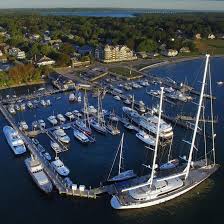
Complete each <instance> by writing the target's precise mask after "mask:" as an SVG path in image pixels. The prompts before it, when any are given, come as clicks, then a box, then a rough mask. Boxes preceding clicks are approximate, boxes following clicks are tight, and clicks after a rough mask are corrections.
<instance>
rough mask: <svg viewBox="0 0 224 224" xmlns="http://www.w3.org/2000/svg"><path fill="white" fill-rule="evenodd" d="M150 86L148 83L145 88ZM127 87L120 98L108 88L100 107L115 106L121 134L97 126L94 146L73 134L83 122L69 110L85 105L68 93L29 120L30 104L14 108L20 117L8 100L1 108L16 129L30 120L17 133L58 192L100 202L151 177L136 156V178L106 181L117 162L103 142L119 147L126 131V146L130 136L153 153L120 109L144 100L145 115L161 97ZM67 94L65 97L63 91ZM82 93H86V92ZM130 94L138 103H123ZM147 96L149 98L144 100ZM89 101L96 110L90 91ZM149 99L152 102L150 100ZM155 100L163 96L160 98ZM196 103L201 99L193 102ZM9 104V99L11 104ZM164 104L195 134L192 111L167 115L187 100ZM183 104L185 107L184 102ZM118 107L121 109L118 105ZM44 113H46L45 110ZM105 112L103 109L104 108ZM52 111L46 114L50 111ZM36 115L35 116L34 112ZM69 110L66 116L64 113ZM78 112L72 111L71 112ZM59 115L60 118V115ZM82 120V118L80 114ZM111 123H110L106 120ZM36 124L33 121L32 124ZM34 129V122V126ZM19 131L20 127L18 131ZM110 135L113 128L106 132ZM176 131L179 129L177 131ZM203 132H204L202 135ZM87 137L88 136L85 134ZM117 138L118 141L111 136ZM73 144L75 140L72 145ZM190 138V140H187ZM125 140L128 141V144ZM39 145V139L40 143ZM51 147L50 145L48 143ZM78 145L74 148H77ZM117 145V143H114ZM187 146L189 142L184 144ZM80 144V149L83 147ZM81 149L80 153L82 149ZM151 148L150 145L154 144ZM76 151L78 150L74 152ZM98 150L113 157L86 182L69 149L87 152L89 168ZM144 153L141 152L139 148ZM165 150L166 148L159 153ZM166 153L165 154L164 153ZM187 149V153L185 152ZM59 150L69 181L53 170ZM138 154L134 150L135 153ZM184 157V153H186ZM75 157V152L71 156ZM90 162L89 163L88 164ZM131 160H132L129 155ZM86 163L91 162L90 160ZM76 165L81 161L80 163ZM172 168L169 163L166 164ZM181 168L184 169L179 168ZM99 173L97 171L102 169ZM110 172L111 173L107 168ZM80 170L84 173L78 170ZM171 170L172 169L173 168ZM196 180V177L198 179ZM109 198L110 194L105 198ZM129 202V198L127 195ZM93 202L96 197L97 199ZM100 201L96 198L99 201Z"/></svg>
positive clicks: (184, 128)
mask: <svg viewBox="0 0 224 224" xmlns="http://www.w3.org/2000/svg"><path fill="white" fill-rule="evenodd" d="M147 88H149V87H147ZM152 88H153V85H152ZM128 91H132V92H130V94H126V92H125V94H120V95H119V94H117V93H116V95H119V97H120V99H121V100H116V99H113V95H112V92H111V93H110V91H108V92H107V93H108V94H106V96H105V99H103V108H102V111H103V110H107V111H108V112H109V113H111V114H112V113H113V109H114V108H116V110H115V113H114V114H115V115H114V117H116V119H118V124H116V123H115V126H117V127H118V129H119V130H120V135H119V134H118V136H117V137H116V135H108V134H107V135H105V136H104V135H102V136H101V135H100V134H98V133H97V132H96V131H95V130H94V129H93V130H92V133H93V134H92V135H90V136H88V138H89V139H90V138H91V139H92V141H91V142H92V144H83V142H82V141H80V140H79V139H78V138H77V139H76V138H75V137H74V131H75V130H80V131H81V129H79V127H78V126H77V125H76V121H77V120H79V118H78V116H75V115H74V117H73V118H71V117H70V115H69V114H67V113H68V111H74V110H77V111H78V112H79V113H81V114H83V113H82V109H83V104H78V103H76V102H75V103H74V104H73V103H72V104H71V103H70V102H69V100H68V95H67V94H66V93H60V94H61V95H60V97H61V99H60V100H56V97H59V96H58V93H56V95H55V94H53V95H51V97H50V98H49V99H50V100H51V107H49V108H48V107H37V108H33V109H32V113H33V114H34V116H33V117H32V118H28V119H24V115H23V114H29V113H31V109H28V107H27V108H26V110H25V111H24V112H22V111H17V110H16V115H14V114H13V113H10V111H8V110H7V109H6V108H7V106H6V105H7V104H8V103H7V102H6V101H3V102H4V105H1V107H0V110H1V112H2V114H4V117H5V118H6V119H7V121H8V122H9V125H11V126H12V127H13V128H17V129H18V122H20V121H26V123H27V125H28V127H29V129H28V130H23V131H21V130H19V129H18V131H19V133H20V134H21V135H22V136H23V138H24V139H25V141H24V142H25V145H26V146H27V149H28V150H29V151H30V152H31V154H33V155H35V156H37V158H38V160H39V161H41V164H42V165H43V168H44V171H45V172H46V173H47V176H48V177H49V178H50V180H51V182H52V184H53V185H54V188H56V189H57V192H58V193H59V194H60V195H65V196H66V195H67V196H68V198H69V197H70V198H80V197H81V198H82V197H84V198H93V199H97V200H96V201H98V200H99V199H98V198H100V197H103V198H104V197H105V196H104V195H105V194H108V195H110V196H114V195H120V194H122V192H123V190H124V189H129V188H133V187H135V186H138V185H142V184H144V183H145V182H146V181H147V180H148V179H149V177H150V174H149V173H150V169H149V167H148V165H147V164H148V163H147V162H143V160H144V159H143V157H144V156H142V157H141V156H139V155H138V156H137V158H138V159H136V160H138V161H139V162H137V163H135V165H134V166H133V168H134V169H133V170H134V171H136V170H137V169H136V167H141V170H144V172H143V173H142V172H139V171H138V172H136V173H137V177H134V178H131V179H128V180H124V181H122V182H120V183H118V182H117V183H113V182H110V183H106V179H107V178H106V176H107V174H108V173H109V168H110V164H111V161H112V160H113V153H112V151H111V150H110V149H109V147H108V146H106V148H104V147H105V143H104V142H106V144H107V141H110V142H111V141H116V145H118V140H120V137H121V134H122V133H124V132H125V135H127V140H125V142H127V144H128V140H129V141H130V139H133V140H132V141H131V142H132V144H133V145H135V146H136V149H138V151H139V150H141V148H142V149H143V150H145V151H146V150H147V151H152V150H150V149H146V148H145V146H146V145H145V144H143V142H141V141H139V140H138V139H137V138H136V137H135V135H136V134H137V133H139V131H141V128H139V126H138V125H136V124H133V123H131V122H130V120H126V119H125V118H124V114H123V111H122V107H124V106H127V107H130V108H132V107H133V108H134V110H135V109H136V110H137V107H138V106H139V105H141V104H142V103H141V102H140V101H141V100H142V101H143V102H144V104H145V108H146V111H145V113H149V112H151V111H152V109H153V106H154V108H157V107H156V106H157V104H158V100H156V99H154V97H152V98H150V97H149V96H148V95H147V93H146V88H145V87H143V88H136V89H135V88H134V89H133V90H128ZM138 91H139V92H141V94H144V98H143V97H142V95H141V96H140V97H139V96H138ZM64 94H65V95H64ZM83 95H84V94H83ZM129 95H134V105H133V101H132V100H131V99H130V102H131V103H130V104H129V105H125V104H123V100H126V99H127V98H131V97H130V96H129ZM146 97H147V98H146ZM88 98H89V99H88V101H89V105H94V107H95V108H96V109H97V98H96V99H95V100H94V99H92V98H91V97H90V94H89V93H88ZM35 99H36V98H33V99H32V100H31V102H32V103H33V102H34V100H35ZM65 99H66V102H67V104H66V105H68V106H67V108H65V109H66V110H61V111H60V110H58V109H57V110H55V112H54V114H55V115H56V116H55V117H56V120H57V122H58V123H57V124H55V125H54V126H52V125H51V124H50V123H49V122H48V120H47V118H48V117H49V116H50V115H52V112H51V113H49V112H50V111H52V110H54V109H53V108H56V107H57V105H60V103H61V102H62V101H63V102H64V101H65ZM149 99H150V100H149ZM157 99H159V98H158V97H157ZM151 100H152V101H154V102H156V103H154V104H152V103H151ZM195 101H197V100H195ZM108 102H111V105H109V104H108ZM10 104H11V102H10ZM164 104H165V109H164V113H163V114H162V118H163V119H164V120H165V121H166V122H167V123H169V124H172V126H173V127H175V129H176V128H177V126H179V127H178V130H182V131H183V132H185V131H186V132H189V133H191V131H192V130H194V126H192V127H191V128H190V127H187V122H191V123H194V121H195V119H196V118H195V117H194V116H193V115H192V114H191V113H189V115H187V114H188V113H187V112H186V113H184V114H186V115H181V114H182V113H179V114H173V113H169V111H168V110H167V107H171V108H172V105H178V107H179V108H181V107H182V105H185V104H189V102H186V103H185V102H184V103H176V102H172V103H169V102H166V101H165V100H164ZM180 105H181V106H180ZM118 108H119V109H118ZM39 111H41V112H42V111H44V112H43V115H41V116H40V115H39V116H38V113H41V112H39ZM45 111H46V112H45ZM102 111H101V112H102ZM47 112H48V113H47ZM138 113H139V114H140V115H141V116H144V114H145V113H143V114H141V111H138ZM35 114H37V115H35ZM58 114H61V115H62V116H63V117H64V118H65V119H66V120H63V121H60V119H59V117H58V116H57V115H58ZM66 114H67V115H68V116H66ZM72 114H74V113H72ZM60 117H61V116H60ZM91 117H92V118H94V119H98V117H97V115H94V114H92V115H90V118H91ZM108 117H109V116H105V122H106V124H107V123H108V121H109V119H108ZM40 119H42V120H43V121H44V122H45V125H46V127H44V128H40V127H39V126H38V125H37V128H35V130H32V125H31V124H32V122H34V121H36V120H37V121H38V120H40ZM81 119H83V117H82V118H81ZM199 121H200V122H204V121H206V122H207V123H208V124H209V123H211V122H212V121H211V118H210V117H206V118H205V119H201V120H199ZM214 122H217V120H216V119H215V120H214ZM108 124H109V123H108ZM124 124H127V125H128V124H129V125H132V127H133V130H134V132H132V131H129V130H127V129H126V128H125V127H124ZM33 126H34V125H33ZM35 127H36V126H35ZM17 129H16V130H17ZM59 129H62V130H64V132H65V133H66V135H68V136H69V137H70V139H71V142H70V143H65V144H64V143H61V142H60V141H59V140H58V139H56V138H55V135H54V134H53V133H54V131H55V130H59ZM81 133H83V134H84V135H85V133H84V132H83V131H81ZM108 133H109V132H108ZM174 133H175V132H174ZM202 134H203V133H202ZM27 136H29V137H34V138H35V139H38V141H39V143H40V145H43V146H42V147H43V148H44V151H43V152H40V151H41V150H39V149H38V148H37V147H36V145H35V144H34V142H33V141H31V140H30V138H29V137H27ZM85 136H86V135H85ZM81 139H84V138H81ZM113 139H114V140H113ZM51 141H52V142H55V143H57V144H58V146H59V148H58V150H53V149H52V148H51V147H50V143H51ZM74 142H75V143H74ZM186 142H187V140H186ZM100 144H103V145H104V146H102V148H99V149H98V147H99V145H100ZM125 144H126V143H125ZM37 145H38V143H37ZM47 145H49V147H48V146H47ZM73 145H74V146H73ZM114 145H115V144H114ZM186 145H187V143H186ZM80 147H81V148H80ZM126 147H127V146H126V145H124V156H125V158H126V157H127V161H126V159H125V160H124V162H125V163H127V164H128V165H127V171H129V170H131V169H132V166H130V158H128V157H129V156H128V154H130V152H128V154H126ZM79 148H80V149H81V150H82V151H83V152H81V150H80V149H79ZM150 148H151V147H150ZM167 148H169V144H168V145H167ZM76 150H78V151H77V152H74V151H76ZM93 150H94V151H95V153H101V155H102V153H106V150H108V153H110V155H111V158H110V159H106V161H105V163H103V165H102V163H101V166H103V167H104V170H105V174H103V175H102V174H101V175H100V177H99V178H97V179H96V180H94V178H95V177H96V176H95V177H92V178H90V180H91V181H85V180H84V177H85V172H84V173H83V171H82V170H80V169H77V168H78V167H76V165H75V167H76V168H75V169H74V167H73V166H72V165H71V164H72V163H71V162H68V156H67V155H72V154H71V153H75V155H76V157H77V154H78V153H79V154H81V155H82V156H83V153H85V154H86V156H87V155H88V157H89V159H87V157H86V156H85V159H87V161H89V164H90V166H92V165H91V164H95V163H93V162H92V161H91V156H90V155H93V153H94V151H93ZM97 150H100V151H97ZM115 150H116V146H115ZM46 152H47V153H49V154H50V156H51V158H52V159H51V160H47V159H46V157H44V156H43V154H44V153H46ZM140 152H141V151H140ZM161 153H162V152H161ZM163 153H164V155H165V154H166V155H167V153H168V149H164V151H163ZM163 153H162V154H163ZM183 153H184V152H183ZM57 154H58V156H59V157H60V159H61V161H62V162H63V163H64V165H65V166H67V168H68V169H69V170H70V174H69V177H68V178H69V179H66V180H65V178H64V177H62V176H61V175H59V174H58V173H57V172H56V171H55V169H52V167H51V165H49V164H50V163H51V162H52V161H53V160H54V157H55V156H56V157H57ZM137 154H139V153H137V152H136V155H137ZM182 155H184V154H182ZM73 158H75V156H74V157H73ZM80 158H81V157H79V156H78V157H77V159H80ZM77 159H75V161H76V162H75V163H77ZM90 161H91V162H90ZM131 161H132V163H133V161H135V160H133V159H131ZM162 162H165V160H164V159H163V160H162V161H161V163H160V165H162V164H163V163H162ZM87 163H88V162H87ZM106 163H107V166H106ZM77 165H78V163H77ZM168 167H169V166H168ZM179 168H180V167H179ZM98 171H99V170H98ZM107 171H108V172H107ZM79 172H81V173H80V174H79ZM165 172H166V174H167V171H165ZM171 174H172V172H171ZM113 176H114V177H115V176H116V172H115V173H113ZM194 178H195V179H194ZM196 179H197V174H194V176H192V180H196ZM106 197H107V196H106ZM124 200H126V199H124ZM94 201H95V200H94ZM96 203H97V202H96Z"/></svg>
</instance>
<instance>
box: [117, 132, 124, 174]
mask: <svg viewBox="0 0 224 224" xmlns="http://www.w3.org/2000/svg"><path fill="white" fill-rule="evenodd" d="M123 142H124V133H123V134H122V137H121V143H120V147H121V148H120V158H119V169H118V174H120V173H121V162H122V154H123Z"/></svg>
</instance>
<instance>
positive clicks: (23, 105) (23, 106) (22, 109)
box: [20, 103, 26, 111]
mask: <svg viewBox="0 0 224 224" xmlns="http://www.w3.org/2000/svg"><path fill="white" fill-rule="evenodd" d="M20 110H21V111H24V110H26V104H25V103H22V104H20Z"/></svg>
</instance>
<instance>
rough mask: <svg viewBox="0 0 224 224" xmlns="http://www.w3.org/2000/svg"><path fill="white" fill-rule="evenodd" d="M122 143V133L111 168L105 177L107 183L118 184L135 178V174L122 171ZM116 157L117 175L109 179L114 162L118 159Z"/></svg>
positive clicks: (129, 171)
mask: <svg viewBox="0 0 224 224" xmlns="http://www.w3.org/2000/svg"><path fill="white" fill-rule="evenodd" d="M123 143H124V133H123V134H122V137H121V141H120V144H119V146H118V150H117V152H116V155H115V158H114V161H113V164H112V167H111V169H110V172H109V175H108V177H107V181H108V182H120V181H124V180H129V179H131V178H134V177H136V174H135V173H134V171H133V170H124V164H123V163H124V162H123ZM118 156H119V165H118V174H117V175H116V176H113V177H111V174H112V171H113V168H114V165H115V162H116V160H117V159H118Z"/></svg>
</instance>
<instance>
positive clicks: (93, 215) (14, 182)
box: [0, 58, 224, 224]
mask: <svg viewBox="0 0 224 224" xmlns="http://www.w3.org/2000/svg"><path fill="white" fill-rule="evenodd" d="M223 63H224V58H214V59H212V60H211V70H212V74H213V82H214V95H216V97H217V100H216V102H215V115H218V117H219V123H218V124H217V127H216V133H217V139H216V140H217V141H216V148H217V159H218V162H219V163H220V164H223V162H224V159H223V158H224V150H223V148H222V144H223V139H222V135H223V133H224V130H223V129H224V126H223V121H224V118H223V111H224V110H223V106H224V105H223V98H224V89H223V88H224V87H217V85H216V84H215V83H216V81H219V80H224V76H223V71H222V70H223V69H222V67H223ZM200 68H203V64H202V61H201V60H195V61H189V62H183V63H177V64H172V65H167V66H163V67H160V68H155V69H153V70H151V72H152V73H153V74H156V75H161V76H169V77H171V78H172V79H174V80H178V81H185V80H187V81H188V83H189V84H190V85H191V84H192V85H194V86H195V87H196V88H197V86H199V85H200V83H199V82H197V81H195V80H196V79H197V80H198V79H199V80H201V73H198V71H199V70H200ZM33 88H34V87H33ZM150 88H159V87H158V86H153V87H150ZM14 91H15V92H16V93H17V92H20V93H22V92H27V89H26V88H19V89H16V90H13V91H12V90H11V92H12V93H13V92H14ZM133 93H134V94H135V97H136V98H137V99H138V100H141V99H143V100H144V102H145V103H146V104H147V105H153V104H155V103H157V100H155V99H152V98H151V97H149V96H148V95H147V94H146V93H145V89H140V90H135V91H133ZM4 94H6V92H4ZM61 97H62V98H61V99H60V100H56V99H55V96H53V97H50V99H51V101H52V103H53V107H50V108H46V109H42V108H38V109H36V110H27V111H25V112H24V113H18V114H17V115H16V116H15V119H16V120H17V121H20V120H22V119H26V121H27V122H28V123H29V124H31V122H32V121H33V120H36V119H40V118H43V119H45V120H46V118H47V117H48V116H49V115H51V114H52V113H53V112H52V111H53V110H54V114H57V113H59V112H60V113H65V112H66V111H69V110H74V109H80V108H81V107H82V105H81V104H70V103H69V102H68V95H64V94H63V95H61ZM195 100H197V99H195ZM89 101H90V103H91V104H94V105H96V99H95V98H89ZM103 105H104V108H105V109H110V110H112V109H115V111H116V112H117V113H121V106H122V103H121V102H117V101H115V100H113V99H112V97H111V96H109V95H108V96H106V97H105V99H104V101H103ZM164 106H165V107H164V112H166V113H170V114H174V113H177V112H180V111H186V110H187V111H188V112H189V113H192V114H193V112H195V111H196V109H197V108H196V105H193V106H192V104H187V105H185V106H184V107H183V105H182V104H177V105H175V106H171V105H168V104H165V105H164ZM46 122H47V121H46ZM0 124H1V125H0V136H1V156H0V170H1V172H0V176H1V185H0V192H1V203H0V211H1V213H0V214H1V219H2V220H6V221H5V222H4V223H10V224H11V223H15V222H17V223H22V222H24V223H28V222H29V223H34V224H35V223H40V222H42V223H49V222H54V223H55V224H58V223H73V222H76V223H90V222H94V223H96V222H97V223H128V224H132V223H133V224H140V223H164V222H168V221H169V222H173V223H180V222H181V223H189V222H191V221H194V222H197V223H211V222H212V223H215V222H220V221H219V220H220V218H221V217H223V216H222V210H223V209H222V207H223V206H222V202H223V200H224V193H223V192H224V191H223V189H224V181H223V179H224V175H223V171H224V170H223V169H222V168H221V169H220V170H219V171H218V172H217V173H216V174H215V175H214V176H213V177H212V178H210V179H209V180H207V181H206V182H205V183H203V184H202V185H200V186H199V187H198V188H197V189H195V190H193V191H192V192H190V193H189V194H187V195H185V196H183V197H180V198H178V199H177V200H173V201H171V202H168V203H166V204H164V205H160V206H155V207H152V208H146V209H141V210H130V211H115V210H113V209H112V208H111V207H110V204H109V200H110V197H109V196H107V195H105V196H101V197H99V198H98V199H97V200H88V199H79V198H71V197H67V198H66V197H61V196H59V195H58V194H57V192H55V193H53V194H52V195H50V196H46V195H44V194H42V192H40V191H39V189H38V188H37V187H36V186H35V184H34V183H33V182H32V179H31V177H30V176H29V174H28V173H27V171H26V169H25V166H24V162H23V161H24V159H25V158H26V156H27V155H24V156H22V157H19V158H15V156H14V155H13V153H12V152H11V150H10V148H9V147H8V145H7V143H6V141H5V138H4V135H3V133H2V127H3V126H4V125H6V121H5V120H4V119H3V118H2V116H1V115H0ZM120 128H121V130H122V131H124V129H123V128H122V127H121V126H120ZM67 132H68V134H69V135H70V137H71V139H72V142H71V144H70V146H69V148H70V149H69V151H67V152H65V153H63V154H61V155H60V157H61V159H62V160H63V161H64V162H65V164H66V165H67V166H68V167H69V168H70V170H71V178H72V179H73V181H74V182H75V183H78V184H85V185H87V186H90V185H91V186H98V185H99V183H100V181H103V180H105V178H106V176H107V174H108V172H109V170H110V167H111V164H112V161H113V158H114V155H115V152H116V150H117V146H118V144H119V141H120V136H116V137H114V136H111V135H108V136H101V135H98V134H96V143H94V144H92V145H88V146H84V145H81V144H80V143H78V142H77V141H76V140H74V139H73V137H72V133H71V131H67ZM190 136H191V132H186V130H185V129H182V128H178V127H175V141H174V150H173V153H174V155H176V154H177V155H178V154H184V153H186V147H184V146H183V144H180V143H181V140H182V139H183V138H185V137H186V138H189V137H190ZM38 139H39V141H40V142H41V143H42V144H43V145H44V146H45V147H46V148H48V149H49V152H50V153H51V155H52V156H54V154H53V152H52V150H51V149H50V147H49V139H47V138H46V136H39V138H38ZM124 146H125V148H124V157H125V165H126V168H134V169H135V171H136V172H137V173H138V174H142V173H145V172H146V171H147V170H143V168H142V166H141V164H142V163H146V162H147V161H148V162H149V161H150V159H151V155H150V153H149V152H148V151H147V150H146V149H145V147H144V145H143V144H142V143H141V142H139V141H138V140H137V139H136V138H135V136H134V134H133V133H130V132H126V131H125V144H124ZM160 155H161V158H165V157H166V155H167V152H166V151H163V152H161V153H160ZM12 214H13V215H12Z"/></svg>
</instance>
